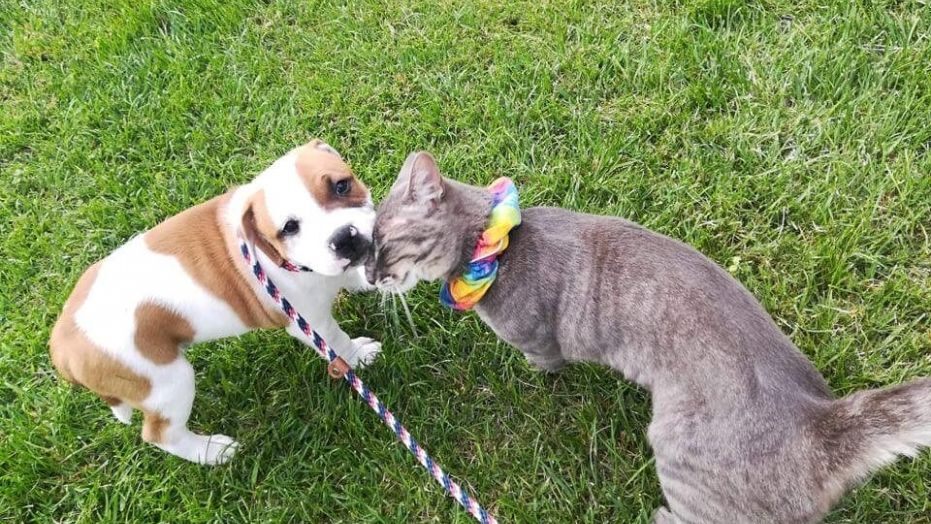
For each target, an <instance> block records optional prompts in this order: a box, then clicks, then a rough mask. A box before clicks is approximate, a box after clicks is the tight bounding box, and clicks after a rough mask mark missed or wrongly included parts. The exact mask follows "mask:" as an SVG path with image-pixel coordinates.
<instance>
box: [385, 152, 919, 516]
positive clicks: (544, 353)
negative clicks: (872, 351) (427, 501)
mask: <svg viewBox="0 0 931 524" xmlns="http://www.w3.org/2000/svg"><path fill="white" fill-rule="evenodd" d="M490 202H491V201H490V197H489V195H488V194H487V192H486V191H485V190H484V189H480V188H475V187H471V186H467V185H463V184H460V183H457V182H455V181H452V180H447V179H443V178H441V177H440V175H439V171H438V169H437V167H436V164H435V162H434V160H433V158H432V157H430V156H429V155H428V154H426V153H419V154H412V155H411V156H410V157H408V160H407V162H406V163H405V165H404V168H402V171H401V174H400V175H399V178H398V180H397V182H396V183H395V185H394V187H393V188H392V190H391V192H390V194H389V195H388V197H387V198H386V199H385V200H384V201H383V202H382V204H381V205H380V207H379V210H378V218H377V220H376V226H375V233H374V234H375V243H376V256H375V257H374V258H373V260H372V261H371V262H370V263H369V264H368V267H367V269H368V272H369V279H370V280H373V281H375V282H376V283H378V284H380V286H381V287H382V288H388V289H394V290H397V291H404V290H406V289H408V288H409V287H411V286H412V285H413V284H415V283H416V281H417V280H422V279H426V280H436V279H446V278H450V277H452V276H455V275H457V274H459V273H460V272H461V271H462V270H463V268H464V267H465V265H466V264H467V262H468V259H469V257H470V255H471V252H472V250H473V248H474V245H475V241H476V239H477V238H478V236H479V234H480V232H481V231H482V230H483V229H484V227H485V222H486V220H487V216H488V213H489V210H490V205H491V203H490ZM475 309H476V312H477V313H478V315H479V316H480V317H481V318H482V320H484V321H485V322H486V323H487V324H488V325H489V326H490V327H491V328H492V329H493V330H494V332H495V333H497V334H498V336H500V337H501V338H502V339H504V340H505V341H507V342H509V343H510V344H513V345H514V346H515V347H517V348H518V349H520V350H521V351H522V352H523V353H524V355H526V357H527V359H528V360H529V361H530V362H531V363H533V364H535V365H537V366H539V367H541V368H544V369H546V370H556V369H558V368H559V367H561V366H562V365H563V364H564V363H566V362H572V361H586V362H596V363H600V364H604V365H606V366H610V367H611V368H613V369H615V370H617V371H619V372H621V373H622V374H623V375H624V376H625V377H626V378H628V379H630V380H632V381H634V382H636V383H637V384H640V385H641V386H643V387H644V388H646V389H648V390H649V391H650V393H651V394H652V400H653V420H652V422H651V423H650V426H649V428H648V431H647V435H648V438H649V441H650V444H651V446H652V447H653V451H654V453H655V456H656V468H657V472H658V474H659V479H660V483H661V486H662V490H663V493H664V495H665V498H666V502H667V506H668V508H660V509H659V510H657V512H656V514H655V522H659V523H667V522H669V523H680V522H681V523H710V522H721V523H738V522H753V523H764V522H772V523H776V522H778V523H807V522H816V521H819V520H820V519H821V518H823V517H824V515H825V514H826V513H827V512H828V511H829V509H830V508H831V506H832V505H834V504H835V503H836V502H837V501H838V499H839V498H840V497H841V496H842V495H843V494H844V492H845V491H846V490H848V489H849V488H851V487H852V486H854V485H855V484H857V483H858V482H860V481H862V480H863V479H864V478H865V477H866V476H868V475H869V474H870V473H871V472H873V471H874V470H876V469H877V468H879V467H881V466H883V465H886V464H889V463H891V462H893V461H894V460H895V458H896V456H897V455H900V454H905V455H914V454H915V453H917V451H918V449H919V448H920V447H922V446H927V445H929V444H931V380H929V379H920V380H916V381H914V382H911V383H908V384H905V385H901V386H894V387H890V388H886V389H880V390H873V391H862V392H859V393H855V394H853V395H850V396H848V397H844V398H842V399H835V398H834V396H833V395H832V393H831V391H830V389H829V388H828V386H827V384H826V383H825V381H824V379H823V378H822V377H821V375H820V374H819V373H818V371H816V370H815V368H814V367H813V366H812V364H811V363H810V362H809V361H808V360H807V359H806V358H805V357H804V356H803V355H802V353H801V352H799V350H798V349H796V347H795V346H794V345H793V344H792V342H791V341H790V340H789V339H788V337H786V336H785V335H784V334H783V333H782V332H781V331H780V330H779V328H778V327H777V326H776V324H775V323H774V322H773V321H772V319H771V318H770V316H769V315H768V314H767V313H766V311H765V310H764V309H763V308H762V307H761V306H760V304H759V303H758V302H757V301H756V299H754V298H753V296H751V295H750V293H749V292H747V290H746V289H744V287H743V286H741V285H740V284H739V283H738V282H737V281H736V280H734V279H733V278H732V277H731V276H730V275H729V274H728V273H727V272H725V271H723V270H722V269H721V268H719V267H718V266H717V265H716V264H714V263H713V262H712V261H710V260H709V259H708V258H706V257H705V256H703V255H701V254H700V253H698V252H697V251H696V250H694V249H692V248H691V247H689V246H687V245H685V244H683V243H681V242H678V241H676V240H672V239H670V238H667V237H665V236H662V235H659V234H657V233H654V232H652V231H649V230H647V229H645V228H643V227H641V226H639V225H637V224H634V223H632V222H629V221H627V220H623V219H619V218H609V217H601V216H593V215H585V214H580V213H574V212H571V211H566V210H563V209H554V208H530V209H526V210H524V211H523V224H522V225H521V226H519V227H518V228H516V229H515V230H513V232H512V233H511V239H510V247H509V248H508V249H507V251H506V252H505V253H504V254H503V255H502V256H501V257H500V269H499V272H498V278H497V280H496V281H495V283H494V284H493V285H492V287H491V289H490V290H489V292H488V294H487V295H486V296H485V297H484V298H483V299H482V300H481V302H479V304H478V305H477V306H476V308H475Z"/></svg>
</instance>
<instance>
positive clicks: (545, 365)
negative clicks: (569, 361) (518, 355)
mask: <svg viewBox="0 0 931 524" xmlns="http://www.w3.org/2000/svg"><path fill="white" fill-rule="evenodd" d="M524 357H526V358H527V362H528V363H530V365H531V366H532V367H533V368H534V369H536V370H538V371H543V372H544V373H556V372H558V371H559V370H561V369H562V368H563V367H564V366H565V365H566V361H565V360H563V358H562V357H561V356H559V355H540V354H535V353H524Z"/></svg>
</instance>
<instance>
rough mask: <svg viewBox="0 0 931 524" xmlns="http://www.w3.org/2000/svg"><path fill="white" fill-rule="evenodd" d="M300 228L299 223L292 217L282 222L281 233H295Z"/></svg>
mask: <svg viewBox="0 0 931 524" xmlns="http://www.w3.org/2000/svg"><path fill="white" fill-rule="evenodd" d="M300 230H301V224H300V223H299V222H298V221H297V220H294V219H293V218H292V219H291V220H288V221H287V222H285V223H284V227H283V228H281V234H282V235H294V234H297V232H298V231H300Z"/></svg>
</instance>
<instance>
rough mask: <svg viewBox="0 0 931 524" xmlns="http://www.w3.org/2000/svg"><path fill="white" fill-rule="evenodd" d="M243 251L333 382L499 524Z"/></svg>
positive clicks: (468, 506)
mask: <svg viewBox="0 0 931 524" xmlns="http://www.w3.org/2000/svg"><path fill="white" fill-rule="evenodd" d="M239 248H240V251H241V252H242V256H243V259H245V261H246V264H249V265H250V266H251V268H252V274H253V275H255V278H256V279H257V280H258V281H259V283H260V284H262V287H263V288H264V289H265V292H266V293H268V296H270V297H271V298H272V300H274V301H275V303H276V304H278V307H280V308H281V310H282V311H283V312H284V314H285V315H287V316H288V318H289V319H291V322H294V323H296V324H297V327H298V328H300V330H301V332H302V333H304V335H306V336H307V338H309V339H310V341H311V342H312V343H313V347H314V349H316V351H317V354H319V355H320V356H321V357H322V358H324V359H325V360H326V361H327V362H329V367H328V372H329V374H330V376H332V377H333V378H343V379H345V380H346V382H347V383H348V384H349V386H350V387H352V389H354V390H355V392H356V393H358V394H359V397H360V398H362V400H363V401H365V403H366V404H368V405H369V407H370V408H372V411H374V412H375V413H377V414H378V417H379V418H380V419H381V420H382V422H384V423H385V425H387V426H388V427H389V428H390V429H391V430H392V431H394V434H395V436H397V438H398V440H400V441H401V443H402V444H404V447H406V448H407V449H408V451H410V452H411V453H413V454H414V457H416V458H417V462H419V463H420V465H421V466H423V467H424V468H426V469H427V471H428V472H429V473H430V475H432V476H433V478H434V479H436V481H437V482H439V483H440V485H441V486H443V489H445V490H446V492H447V493H448V494H449V496H451V497H452V498H454V499H456V501H457V502H459V504H461V505H462V507H463V508H465V510H466V511H468V512H469V514H470V515H472V516H473V517H475V519H476V520H478V521H479V522H480V523H481V524H498V520H497V519H495V517H494V515H492V514H490V513H488V512H487V511H486V510H485V509H484V508H482V506H481V505H479V503H478V501H476V500H475V499H474V498H473V497H471V496H469V494H468V492H466V491H465V490H464V489H462V488H461V487H460V486H459V484H457V483H456V482H455V481H454V480H453V479H451V478H450V477H449V475H447V474H446V472H444V471H443V468H441V467H440V465H439V464H437V463H436V462H434V461H433V459H432V458H431V457H430V455H428V454H427V451H426V450H425V449H423V447H421V446H420V445H419V444H417V441H416V440H414V437H412V436H411V434H410V432H408V431H407V428H405V427H404V426H402V425H401V422H400V421H399V420H398V419H397V418H395V416H394V414H392V413H391V412H390V411H388V408H386V407H385V405H384V404H382V402H381V401H380V400H378V397H376V396H375V393H373V392H372V390H370V389H369V388H368V387H367V386H366V385H365V383H363V382H362V379H360V378H359V376H358V375H356V374H355V372H354V371H353V370H352V369H351V368H350V367H349V365H348V364H346V362H345V361H344V360H343V359H342V358H340V356H339V355H337V354H336V352H335V351H333V349H332V348H330V346H329V345H328V344H327V343H326V341H325V340H323V337H321V336H320V334H319V333H317V332H316V331H314V330H313V329H311V327H310V324H308V323H307V320H305V319H304V317H303V316H301V314H300V313H298V312H297V311H296V310H295V309H294V307H293V306H292V305H291V303H290V302H288V299H286V298H285V297H283V296H281V292H280V291H279V290H278V287H277V286H276V285H275V284H274V283H273V282H272V281H271V279H269V278H268V276H267V275H266V274H265V271H264V270H263V269H262V266H261V265H260V264H259V260H258V257H256V256H254V255H253V254H252V250H251V249H250V248H249V245H248V244H247V243H246V242H245V241H244V240H243V239H242V238H240V240H239ZM282 267H283V268H284V269H287V270H288V271H301V270H302V269H301V266H295V265H293V264H291V263H290V262H287V261H285V263H284V264H282Z"/></svg>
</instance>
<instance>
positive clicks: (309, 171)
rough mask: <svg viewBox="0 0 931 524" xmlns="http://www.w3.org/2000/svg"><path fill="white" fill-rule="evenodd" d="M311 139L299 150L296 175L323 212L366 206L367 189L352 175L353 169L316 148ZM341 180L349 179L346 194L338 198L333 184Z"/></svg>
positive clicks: (316, 143)
mask: <svg viewBox="0 0 931 524" xmlns="http://www.w3.org/2000/svg"><path fill="white" fill-rule="evenodd" d="M319 144H321V142H320V141H319V140H314V141H312V142H310V143H309V144H305V145H303V146H301V147H300V148H299V149H298V155H297V173H298V175H300V177H301V180H302V181H303V182H304V185H305V186H306V187H307V190H308V191H310V193H311V195H313V197H314V200H316V201H317V202H318V203H319V204H320V207H322V208H323V209H326V210H328V211H329V210H331V209H337V208H341V207H361V206H364V205H366V204H367V203H368V200H369V190H368V188H367V187H365V184H363V183H362V182H361V181H359V179H357V178H356V177H355V175H353V174H352V170H350V169H349V166H348V165H346V163H345V162H343V160H342V159H341V158H340V157H339V156H337V155H335V154H333V153H331V152H328V151H326V150H325V149H320V148H318V147H317V146H318V145H319ZM341 180H349V181H350V184H352V185H351V187H350V190H349V193H348V194H346V195H344V196H340V195H337V194H336V192H335V191H334V190H333V185H334V184H336V183H337V182H339V181H341Z"/></svg>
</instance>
